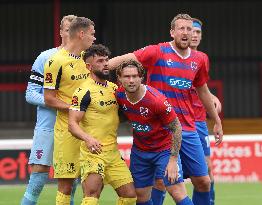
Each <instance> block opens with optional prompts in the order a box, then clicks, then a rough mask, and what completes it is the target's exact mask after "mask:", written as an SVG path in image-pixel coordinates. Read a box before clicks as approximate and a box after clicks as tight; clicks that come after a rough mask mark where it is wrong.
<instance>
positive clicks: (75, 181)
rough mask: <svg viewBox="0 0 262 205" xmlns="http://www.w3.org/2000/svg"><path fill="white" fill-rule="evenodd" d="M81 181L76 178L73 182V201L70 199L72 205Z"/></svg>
mask: <svg viewBox="0 0 262 205" xmlns="http://www.w3.org/2000/svg"><path fill="white" fill-rule="evenodd" d="M80 181H81V180H80V179H79V178H76V179H75V180H74V182H73V185H72V190H71V199H70V205H74V197H75V192H76V188H77V185H78V184H79V183H80Z"/></svg>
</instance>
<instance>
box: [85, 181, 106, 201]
mask: <svg viewBox="0 0 262 205" xmlns="http://www.w3.org/2000/svg"><path fill="white" fill-rule="evenodd" d="M102 189H103V184H95V185H92V186H90V185H88V186H85V187H84V188H83V190H84V195H85V196H86V197H95V198H99V197H100V194H101V192H102Z"/></svg>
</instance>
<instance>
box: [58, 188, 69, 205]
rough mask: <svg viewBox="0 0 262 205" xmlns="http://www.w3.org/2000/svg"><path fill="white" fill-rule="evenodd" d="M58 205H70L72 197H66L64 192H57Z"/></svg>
mask: <svg viewBox="0 0 262 205" xmlns="http://www.w3.org/2000/svg"><path fill="white" fill-rule="evenodd" d="M56 205H70V195H65V194H63V193H62V192H60V191H57V193H56Z"/></svg>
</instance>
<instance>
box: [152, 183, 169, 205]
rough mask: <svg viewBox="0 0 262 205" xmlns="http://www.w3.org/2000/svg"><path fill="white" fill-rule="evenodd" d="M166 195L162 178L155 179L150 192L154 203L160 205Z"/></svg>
mask: <svg viewBox="0 0 262 205" xmlns="http://www.w3.org/2000/svg"><path fill="white" fill-rule="evenodd" d="M165 196H166V187H165V184H164V182H163V180H162V179H156V180H155V183H154V187H153V188H152V192H151V199H152V201H153V204H154V205H162V204H163V202H164V199H165Z"/></svg>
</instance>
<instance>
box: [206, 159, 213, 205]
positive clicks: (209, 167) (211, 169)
mask: <svg viewBox="0 0 262 205" xmlns="http://www.w3.org/2000/svg"><path fill="white" fill-rule="evenodd" d="M206 162H207V167H208V174H209V177H210V180H211V184H210V205H214V204H215V187H214V186H215V184H214V183H215V181H214V175H213V168H212V162H211V159H210V156H206Z"/></svg>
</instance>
